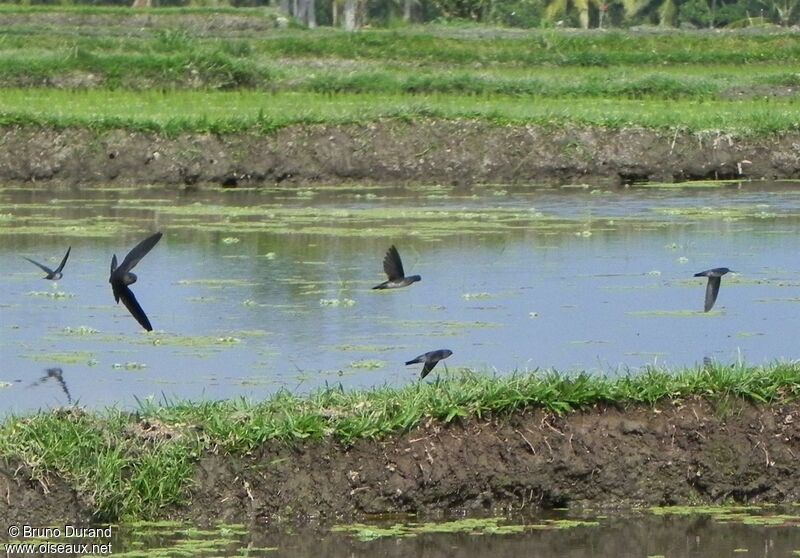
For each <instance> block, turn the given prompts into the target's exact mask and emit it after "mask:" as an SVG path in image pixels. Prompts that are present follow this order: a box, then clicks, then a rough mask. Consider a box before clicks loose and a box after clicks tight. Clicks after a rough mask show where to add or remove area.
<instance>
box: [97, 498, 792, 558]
mask: <svg viewBox="0 0 800 558" xmlns="http://www.w3.org/2000/svg"><path fill="white" fill-rule="evenodd" d="M664 510H666V513H664ZM797 511H798V510H797V506H789V507H786V508H778V507H767V508H761V509H758V508H743V507H740V508H725V507H709V508H705V509H703V508H696V509H687V508H662V509H661V510H658V509H655V510H641V511H638V512H626V513H619V512H617V513H614V514H609V515H603V514H598V513H597V512H592V511H587V512H583V513H575V512H566V511H553V512H549V513H547V514H543V515H536V516H527V517H520V516H512V517H484V518H471V519H463V518H462V519H450V520H438V521H426V520H422V519H416V518H413V517H407V518H394V519H384V520H379V521H366V522H365V523H360V524H355V525H337V526H333V527H319V526H318V527H313V528H300V529H298V528H287V527H281V526H279V525H272V526H261V527H257V528H250V529H247V528H246V527H244V526H242V525H215V526H206V527H194V526H191V525H182V524H178V523H173V522H163V523H140V524H136V525H128V526H123V527H118V526H113V527H112V538H111V539H110V541H109V540H103V539H102V538H100V539H96V540H95V542H97V543H104V542H106V543H107V542H111V543H112V549H113V555H114V556H128V557H133V556H136V557H144V558H146V557H147V556H184V555H192V556H219V555H226V556H292V557H305V556H308V557H316V556H330V557H355V556H365V557H367V556H398V557H406V556H426V557H430V558H438V557H445V556H454V555H456V554H455V553H457V555H458V556H464V557H467V558H471V557H475V558H478V557H484V556H498V557H505V556H536V557H539V558H547V557H559V558H560V557H569V558H596V557H599V556H613V557H618V558H643V557H652V558H655V557H657V556H661V557H669V558H684V557H685V558H689V557H718V556H731V557H733V556H748V557H751V558H752V557H760V558H773V557H791V556H797V555H800V516H798V515H797V513H796V512H797Z"/></svg>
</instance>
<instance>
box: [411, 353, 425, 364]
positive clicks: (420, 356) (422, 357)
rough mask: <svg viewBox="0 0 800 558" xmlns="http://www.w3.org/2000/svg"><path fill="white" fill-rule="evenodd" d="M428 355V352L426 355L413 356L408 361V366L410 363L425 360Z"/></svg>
mask: <svg viewBox="0 0 800 558" xmlns="http://www.w3.org/2000/svg"><path fill="white" fill-rule="evenodd" d="M427 357H428V353H425V354H424V355H419V356H418V357H416V358H412V359H411V360H409V361H407V362H406V366H408V365H409V364H417V363H418V362H425V359H426V358H427Z"/></svg>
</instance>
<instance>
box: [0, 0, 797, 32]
mask: <svg viewBox="0 0 800 558" xmlns="http://www.w3.org/2000/svg"><path fill="white" fill-rule="evenodd" d="M132 3H133V4H135V5H137V6H140V7H143V8H147V7H193V8H240V7H249V8H252V7H272V8H280V9H281V10H282V11H283V12H284V13H286V14H288V15H291V16H294V18H295V19H296V20H299V22H300V23H302V24H305V25H308V26H310V27H315V26H317V25H321V26H343V27H348V28H351V29H354V28H359V27H365V26H370V27H393V26H402V25H404V24H408V23H427V22H437V23H453V24H466V23H485V24H491V25H500V26H506V27H518V28H539V27H545V28H546V27H583V28H626V27H634V26H647V25H657V26H661V27H680V28H689V29H692V28H742V27H764V26H773V25H774V26H783V27H789V26H793V25H796V24H797V23H798V20H800V0H135V2H134V0H19V1H18V2H11V3H5V4H6V5H8V4H12V5H18V6H46V5H50V6H54V5H57V6H131V5H132Z"/></svg>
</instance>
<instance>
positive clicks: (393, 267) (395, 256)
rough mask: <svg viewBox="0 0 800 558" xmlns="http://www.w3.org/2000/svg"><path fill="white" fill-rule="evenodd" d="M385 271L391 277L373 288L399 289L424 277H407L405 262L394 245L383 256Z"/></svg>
mask: <svg viewBox="0 0 800 558" xmlns="http://www.w3.org/2000/svg"><path fill="white" fill-rule="evenodd" d="M383 271H384V272H385V273H386V276H387V277H388V278H389V279H388V280H387V281H384V282H383V283H381V284H380V285H375V286H374V287H372V288H373V289H397V288H400V287H407V286H408V285H410V284H411V283H416V282H417V281H422V277H420V276H419V275H411V276H410V277H406V274H405V271H403V262H402V260H401V259H400V254H399V252H398V251H397V248H395V247H394V245H392V246H391V247H390V248H389V249H388V250H387V251H386V256H384V258H383Z"/></svg>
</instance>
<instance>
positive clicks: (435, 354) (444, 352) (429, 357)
mask: <svg viewBox="0 0 800 558" xmlns="http://www.w3.org/2000/svg"><path fill="white" fill-rule="evenodd" d="M452 354H453V351H451V350H450V349H439V350H437V351H430V352H427V353H425V354H424V355H419V356H418V357H417V358H415V359H412V360H409V361H408V362H406V366H408V365H409V364H417V363H419V362H424V363H425V364H424V366H423V367H422V372H421V373H420V375H419V379H420V380H421V379H422V378H424V377H425V376H427V375H428V374H429V373H430V371H431V370H433V368H434V367H435V366H436V364H437V363H438V362H439V361H440V360H444V359H446V358H447V357H449V356H450V355H452Z"/></svg>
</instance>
